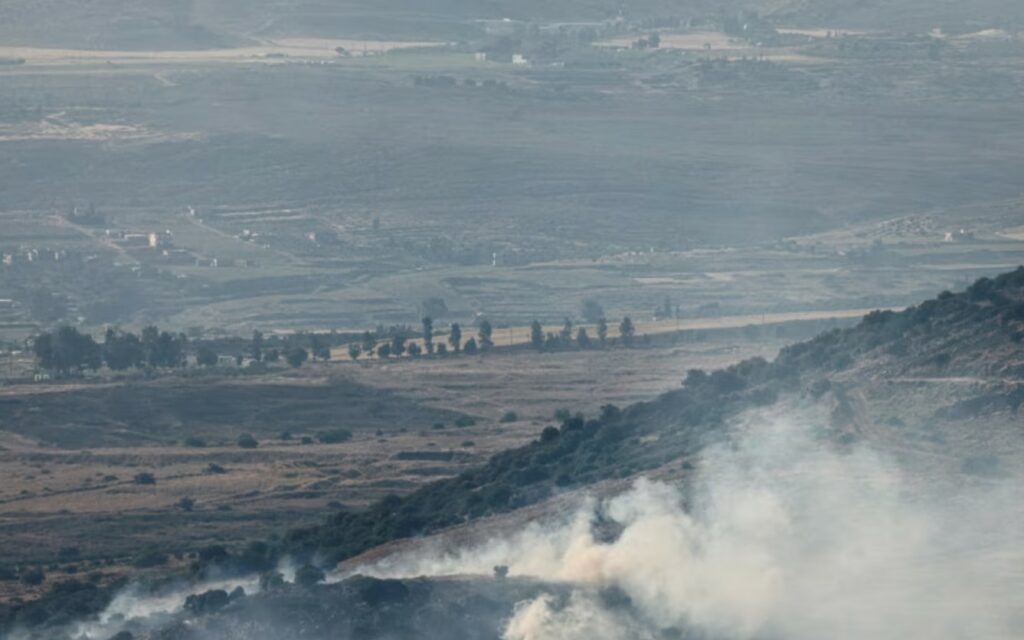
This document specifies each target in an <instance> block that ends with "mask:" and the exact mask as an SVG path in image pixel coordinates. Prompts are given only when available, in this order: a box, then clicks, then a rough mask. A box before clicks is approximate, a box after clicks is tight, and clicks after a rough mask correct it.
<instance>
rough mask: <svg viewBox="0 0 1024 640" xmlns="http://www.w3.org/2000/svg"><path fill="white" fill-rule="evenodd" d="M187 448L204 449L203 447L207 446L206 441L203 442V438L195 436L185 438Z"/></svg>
mask: <svg viewBox="0 0 1024 640" xmlns="http://www.w3.org/2000/svg"><path fill="white" fill-rule="evenodd" d="M185 446H186V447H195V448H197V449H199V448H202V447H205V446H206V441H205V440H203V439H202V438H197V437H195V436H189V437H188V438H185Z"/></svg>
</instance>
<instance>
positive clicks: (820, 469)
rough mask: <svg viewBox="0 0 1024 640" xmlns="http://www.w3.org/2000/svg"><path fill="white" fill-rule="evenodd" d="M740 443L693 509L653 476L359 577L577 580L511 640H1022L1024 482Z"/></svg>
mask: <svg viewBox="0 0 1024 640" xmlns="http://www.w3.org/2000/svg"><path fill="white" fill-rule="evenodd" d="M740 433H742V434H743V435H742V436H741V437H739V438H738V439H736V440H734V441H733V442H731V443H729V444H727V445H722V446H719V447H715V448H713V449H711V450H709V451H708V452H707V453H706V455H704V456H703V460H702V464H701V468H700V474H699V479H698V480H697V481H696V483H695V486H694V488H693V491H692V493H691V494H690V495H689V497H690V501H691V503H692V504H691V505H690V508H689V509H688V510H685V511H684V509H683V508H682V504H683V499H684V497H683V495H681V493H680V490H679V489H678V488H676V487H674V486H671V485H668V484H664V483H656V482H650V481H646V480H640V481H638V482H637V483H636V484H635V486H634V487H633V489H632V490H631V491H629V492H627V493H626V494H624V495H621V496H618V497H615V498H613V499H611V500H609V501H606V502H604V503H598V502H596V501H593V500H589V501H587V502H586V504H585V505H584V506H583V508H581V509H580V511H579V512H578V513H576V514H575V515H573V516H572V517H570V518H568V519H566V520H564V521H562V522H560V523H556V524H555V525H550V524H549V525H548V526H542V525H540V524H532V525H530V526H528V527H527V528H526V529H525V530H524V531H522V532H521V533H518V534H515V535H511V536H507V537H505V538H502V539H499V540H494V541H490V542H488V543H486V544H483V545H481V546H479V547H476V548H472V549H468V550H462V551H458V552H456V553H449V554H444V553H436V554H429V553H428V554H424V553H418V554H414V555H412V556H405V557H401V556H400V557H397V558H392V559H389V560H386V561H384V562H382V563H380V564H378V565H376V566H374V567H370V568H366V567H364V568H361V569H360V571H362V572H364V573H372V574H376V575H382V576H394V577H400V576H414V575H442V574H456V573H481V574H483V573H489V572H490V571H491V568H492V567H494V566H495V565H507V566H508V567H509V569H510V575H513V576H515V575H519V576H531V577H536V578H539V579H543V580H549V581H562V582H566V583H570V584H571V585H574V588H575V591H574V593H573V595H572V596H571V597H570V598H568V599H559V598H557V597H554V596H553V595H543V596H541V597H539V598H537V599H536V600H533V601H531V602H526V603H521V604H520V606H519V607H517V609H516V612H515V615H514V616H513V617H512V619H511V620H510V621H509V623H508V625H507V628H506V632H505V639H506V640H583V639H588V638H597V639H602V640H603V639H608V640H618V639H622V640H626V639H630V640H632V639H634V638H645V637H657V636H658V634H659V633H660V632H661V631H662V630H665V629H670V628H676V629H680V630H683V629H697V630H700V631H702V632H705V633H708V634H711V635H713V636H717V637H725V638H765V637H768V638H785V639H787V640H811V639H814V640H817V639H820V638H830V639H833V640H864V639H871V640H896V639H900V640H918V639H920V640H925V639H927V640H954V639H968V638H970V639H972V640H973V639H986V638H993V639H995V638H1020V637H1024V527H1022V524H1024V521H1022V519H1021V516H1020V514H1021V507H1020V502H1021V501H1020V498H1021V497H1022V495H1024V494H1022V493H1021V492H1020V491H1019V489H1020V486H1021V485H1020V483H1019V482H1017V481H1016V480H1014V481H1009V480H1004V481H1003V482H1001V483H999V484H995V483H991V482H990V483H988V484H985V485H984V486H980V487H971V488H968V487H966V486H965V485H964V483H963V482H962V481H960V482H958V483H951V484H947V485H942V486H943V490H942V491H934V492H933V491H928V490H926V487H927V485H924V483H922V482H921V481H920V478H914V479H912V480H914V481H911V479H909V478H908V477H907V475H905V471H904V470H901V469H900V468H899V467H898V466H897V465H896V464H895V463H894V462H893V461H891V460H889V459H887V458H886V457H884V456H882V455H879V454H877V453H875V452H873V451H871V450H870V449H867V448H859V449H855V450H852V451H847V452H837V451H834V450H830V449H829V448H828V447H827V446H825V445H824V444H823V442H822V441H821V440H820V439H818V438H815V437H814V436H813V435H812V434H813V433H814V424H813V423H803V424H800V423H794V422H793V421H792V420H787V421H783V420H778V419H775V420H772V421H770V422H765V421H762V420H755V421H751V423H750V424H748V425H746V426H745V427H744V428H743V429H741V430H740ZM922 485H924V487H925V488H922ZM950 486H952V487H957V488H956V489H955V490H954V491H951V490H949V489H948V487H950ZM936 494H938V495H936ZM599 511H600V512H601V513H602V514H603V515H604V517H610V518H612V519H613V520H615V521H616V522H618V523H619V524H620V525H621V526H622V532H621V534H620V535H619V537H618V538H617V539H616V540H615V541H614V542H611V543H604V542H602V541H600V540H598V539H595V536H594V535H593V533H592V529H593V527H592V526H591V523H592V521H593V520H594V518H595V517H596V514H597V513H598V512H599ZM607 587H615V588H617V589H619V590H621V592H623V593H625V594H626V595H627V596H628V597H629V599H630V601H631V602H632V607H629V608H628V611H626V612H621V611H619V609H612V610H609V608H608V607H606V606H604V605H603V604H602V601H601V598H600V596H599V595H598V591H599V590H600V589H602V588H607Z"/></svg>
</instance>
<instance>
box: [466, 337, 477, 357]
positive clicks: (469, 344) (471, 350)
mask: <svg viewBox="0 0 1024 640" xmlns="http://www.w3.org/2000/svg"><path fill="white" fill-rule="evenodd" d="M465 351H466V355H470V356H471V355H473V354H475V353H476V340H474V339H473V338H470V339H469V340H466V347H465Z"/></svg>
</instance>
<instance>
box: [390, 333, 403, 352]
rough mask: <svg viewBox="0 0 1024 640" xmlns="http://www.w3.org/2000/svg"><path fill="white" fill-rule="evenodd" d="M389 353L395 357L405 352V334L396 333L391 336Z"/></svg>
mask: <svg viewBox="0 0 1024 640" xmlns="http://www.w3.org/2000/svg"><path fill="white" fill-rule="evenodd" d="M391 353H393V354H394V355H395V357H396V358H401V357H402V354H403V353H405V336H403V335H400V334H397V333H396V334H395V335H394V336H393V337H392V338H391Z"/></svg>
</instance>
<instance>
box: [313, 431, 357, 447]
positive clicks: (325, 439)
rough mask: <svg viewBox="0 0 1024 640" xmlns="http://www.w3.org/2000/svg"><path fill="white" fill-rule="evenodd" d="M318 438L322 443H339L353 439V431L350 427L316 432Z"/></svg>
mask: <svg viewBox="0 0 1024 640" xmlns="http://www.w3.org/2000/svg"><path fill="white" fill-rule="evenodd" d="M316 439H317V440H319V441H320V442H321V443H322V444H339V443H342V442H348V441H349V440H351V439H352V432H351V431H349V430H348V429H331V430H330V431H321V432H320V433H318V434H316Z"/></svg>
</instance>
